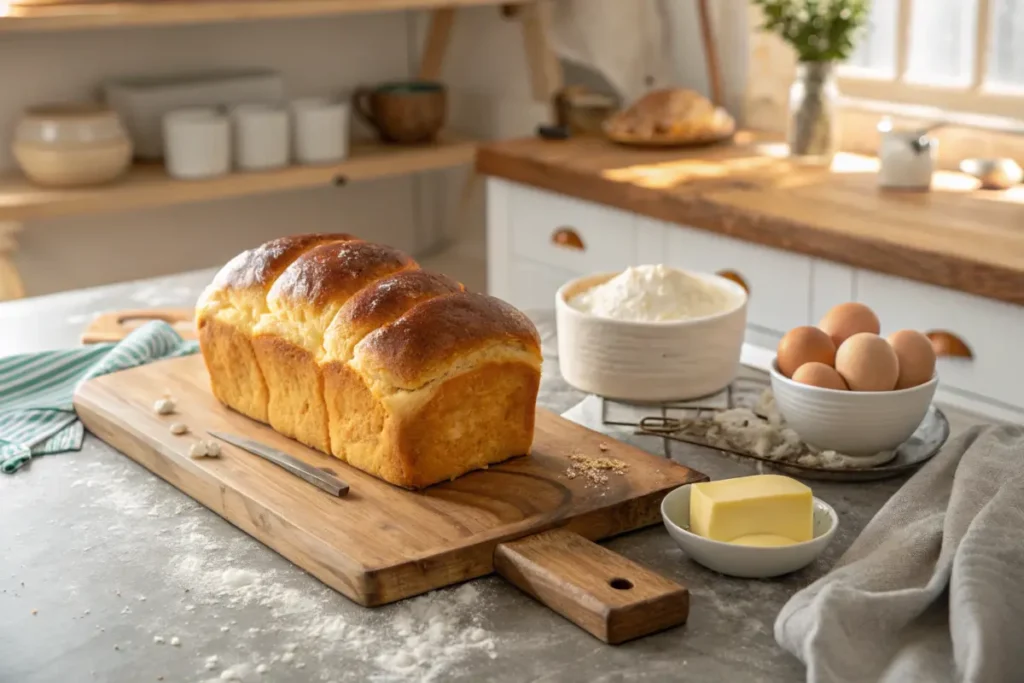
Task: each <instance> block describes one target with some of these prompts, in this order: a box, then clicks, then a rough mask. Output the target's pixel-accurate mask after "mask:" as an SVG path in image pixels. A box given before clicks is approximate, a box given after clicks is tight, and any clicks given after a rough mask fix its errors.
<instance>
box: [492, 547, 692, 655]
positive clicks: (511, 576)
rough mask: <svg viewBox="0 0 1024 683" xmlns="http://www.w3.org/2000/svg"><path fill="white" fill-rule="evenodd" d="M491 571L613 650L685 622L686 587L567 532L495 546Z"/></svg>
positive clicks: (686, 610) (688, 608)
mask: <svg viewBox="0 0 1024 683" xmlns="http://www.w3.org/2000/svg"><path fill="white" fill-rule="evenodd" d="M494 569H495V570H496V571H497V572H498V573H499V574H501V575H502V576H504V577H505V578H506V579H508V580H509V581H510V582H511V583H513V584H514V585H515V586H517V587H518V588H519V589H520V590H522V591H523V592H525V593H528V594H529V595H532V596H533V597H534V598H536V599H537V600H539V601H540V602H542V603H543V604H545V605H547V606H548V607H550V608H551V609H553V610H554V611H556V612H558V613H559V614H561V615H562V616H563V617H565V618H566V619H568V620H569V621H572V622H573V623H575V624H576V625H577V626H579V627H580V628H582V629H584V630H585V631H588V632H589V633H590V634H592V635H594V636H596V637H597V638H600V639H601V640H603V641H604V642H606V643H610V644H612V645H615V644H618V643H623V642H625V641H627V640H632V639H634V638H640V637H642V636H646V635H649V634H651V633H655V632H657V631H661V630H664V629H666V628H670V627H672V626H678V625H680V624H683V623H686V618H687V616H688V615H689V612H690V594H689V592H688V591H687V590H686V588H685V587H683V586H681V585H680V584H678V583H676V582H675V581H671V580H669V579H666V578H665V577H663V576H661V575H659V574H656V573H654V572H652V571H651V570H650V569H647V568H645V567H642V566H640V565H638V564H637V563H635V562H633V561H631V560H628V559H626V558H625V557H622V556H621V555H617V554H615V553H613V552H612V551H610V550H608V549H607V548H603V547H601V546H599V545H597V544H596V543H592V542H591V541H588V540H587V539H585V538H584V537H583V536H580V535H579V534H577V533H575V532H573V531H569V530H567V529H554V530H552V531H545V532H542V533H539V534H536V535H533V536H527V537H526V538H521V539H517V540H515V541H509V542H507V543H501V544H499V545H498V547H497V548H495V550H494Z"/></svg>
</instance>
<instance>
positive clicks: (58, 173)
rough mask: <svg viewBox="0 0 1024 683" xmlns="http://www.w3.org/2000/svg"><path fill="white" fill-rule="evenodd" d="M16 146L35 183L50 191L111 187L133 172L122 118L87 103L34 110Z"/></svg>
mask: <svg viewBox="0 0 1024 683" xmlns="http://www.w3.org/2000/svg"><path fill="white" fill-rule="evenodd" d="M12 147H13V152H14V158H15V159H17V161H18V165H19V166H20V167H21V170H22V171H23V172H24V173H25V175H26V176H28V178H29V180H31V181H32V182H34V183H37V184H39V185H45V186H48V187H82V186H87V185H99V184H102V183H107V182H110V181H112V180H114V179H116V178H118V177H119V176H121V175H122V174H123V173H124V172H125V170H127V168H128V165H129V164H130V163H131V158H132V144H131V141H130V140H129V138H128V134H127V133H126V132H125V128H124V126H123V125H122V123H121V120H120V118H119V117H118V115H117V113H116V112H114V111H113V110H111V109H108V108H106V107H103V106H100V105H97V104H87V103H82V104H50V105H43V106H39V107H32V108H31V109H28V110H27V111H26V112H25V113H24V115H23V116H22V118H21V120H20V121H19V122H18V125H17V128H16V129H15V133H14V143H13V146H12Z"/></svg>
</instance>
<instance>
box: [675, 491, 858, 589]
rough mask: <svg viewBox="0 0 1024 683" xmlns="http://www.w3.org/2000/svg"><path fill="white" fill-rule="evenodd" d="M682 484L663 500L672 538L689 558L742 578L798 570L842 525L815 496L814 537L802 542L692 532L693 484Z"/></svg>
mask: <svg viewBox="0 0 1024 683" xmlns="http://www.w3.org/2000/svg"><path fill="white" fill-rule="evenodd" d="M691 486H692V484H687V485H686V486H680V487H679V488H677V489H675V490H674V491H672V492H671V493H669V494H668V495H667V496H665V499H664V500H663V501H662V502H661V519H662V521H663V522H664V523H665V528H666V529H667V530H668V533H669V536H671V537H672V540H674V541H675V542H676V544H677V545H678V546H679V547H680V548H682V549H683V552H685V553H686V554H687V555H688V556H689V557H690V559H692V560H693V561H694V562H697V563H698V564H702V565H704V566H705V567H707V568H708V569H712V570H714V571H716V572H719V573H721V574H726V575H728V576H736V577H739V578H742V579H767V578H770V577H773V576H781V575H783V574H789V573H790V572H795V571H796V570H798V569H802V568H803V567H806V566H807V565H809V564H810V563H811V562H814V560H816V559H817V558H818V556H819V555H821V554H822V553H823V552H824V551H825V548H827V547H828V544H829V543H830V542H831V541H832V537H833V536H834V535H835V533H836V529H837V528H838V527H839V518H838V517H837V516H836V511H835V510H833V509H832V506H831V505H829V504H828V503H826V502H825V501H823V500H820V499H819V498H815V499H814V512H813V520H814V522H813V523H814V526H813V534H814V538H812V539H811V540H809V541H805V542H803V543H794V544H792V545H785V546H778V547H759V546H750V545H737V544H735V543H723V542H722V541H713V540H711V539H710V538H704V537H703V536H698V535H697V534H695V533H693V532H691V531H689V526H690V487H691Z"/></svg>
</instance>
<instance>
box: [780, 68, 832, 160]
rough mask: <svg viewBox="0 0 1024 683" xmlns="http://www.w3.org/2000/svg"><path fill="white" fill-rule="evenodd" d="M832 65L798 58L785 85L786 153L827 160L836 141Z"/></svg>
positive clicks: (805, 158)
mask: <svg viewBox="0 0 1024 683" xmlns="http://www.w3.org/2000/svg"><path fill="white" fill-rule="evenodd" d="M838 98H839V89H838V88H837V87H836V79H835V65H834V64H833V63H832V62H801V63H800V64H798V65H797V72H796V80H795V81H793V85H792V87H790V89H789V126H788V131H787V136H786V137H787V142H788V143H789V154H790V156H791V157H793V158H794V159H797V160H799V161H802V162H806V163H816V164H825V165H827V164H829V163H831V162H832V157H834V156H835V153H836V150H837V147H838V144H839V132H838V112H837V111H836V102H837V100H838Z"/></svg>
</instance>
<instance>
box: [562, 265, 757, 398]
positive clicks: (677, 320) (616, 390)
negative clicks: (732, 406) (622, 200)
mask: <svg viewBox="0 0 1024 683" xmlns="http://www.w3.org/2000/svg"><path fill="white" fill-rule="evenodd" d="M555 311H556V320H557V325H558V362H559V366H560V368H561V371H562V377H564V378H565V381H567V382H568V383H569V384H571V385H572V386H574V387H576V388H577V389H580V390H582V391H586V392H589V393H593V394H597V395H599V396H605V397H607V398H614V399H619V400H623V401H636V402H652V401H671V400H687V399H692V398H697V397H700V396H706V395H709V394H714V393H716V392H718V391H721V390H722V389H723V388H725V387H726V386H727V385H728V384H729V383H730V382H732V380H733V378H734V377H735V375H736V370H737V368H738V367H739V361H740V352H741V350H742V347H743V336H744V330H745V328H746V324H747V293H746V291H745V290H744V289H743V287H741V286H740V285H738V284H736V283H735V282H733V281H731V280H727V279H726V278H723V277H719V276H718V275H711V274H706V273H693V272H689V271H684V270H680V269H678V268H671V267H669V266H664V265H650V266H635V267H631V268H628V269H626V270H625V271H623V272H619V273H600V274H596V275H589V276H587V277H583V278H579V279H576V280H572V281H571V282H568V283H566V284H565V285H564V286H562V288H561V289H559V290H558V294H557V295H556V297H555Z"/></svg>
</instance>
